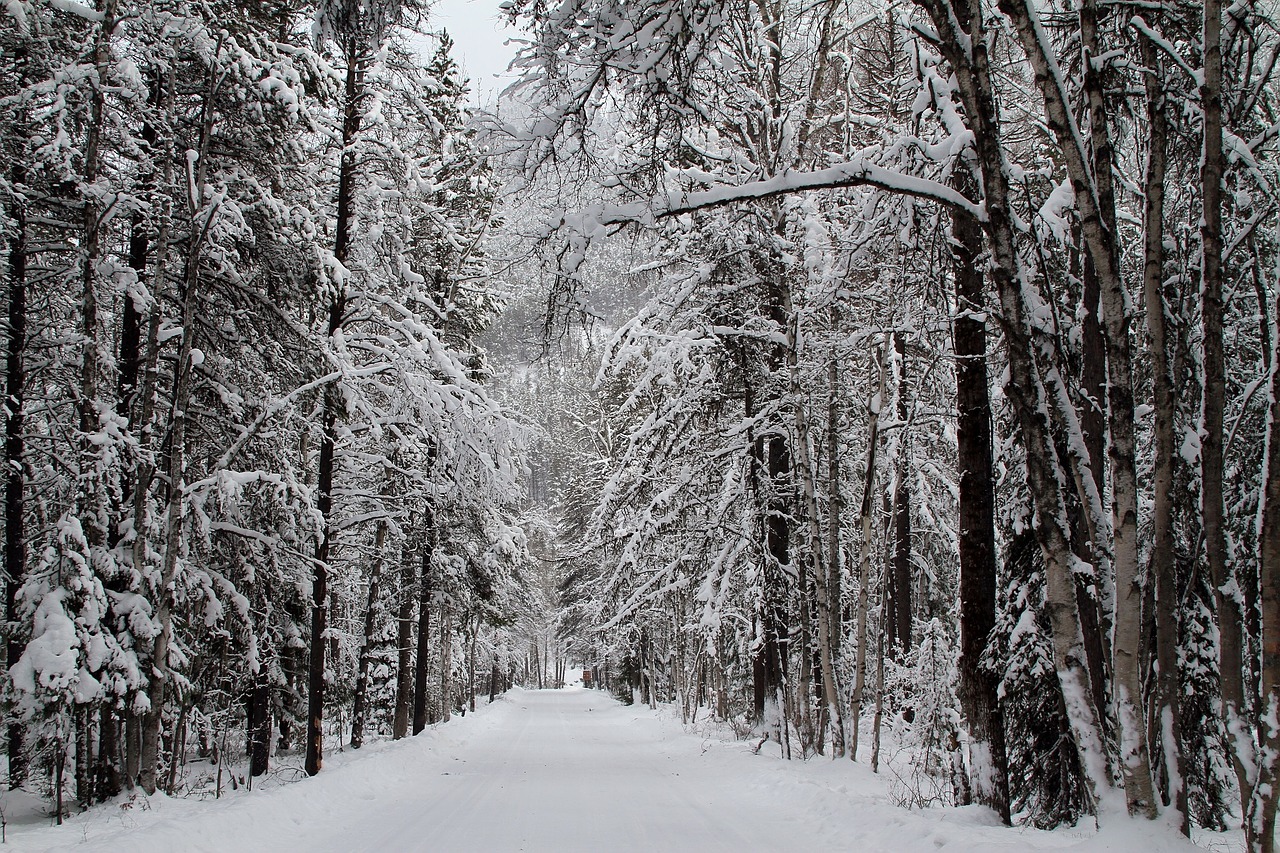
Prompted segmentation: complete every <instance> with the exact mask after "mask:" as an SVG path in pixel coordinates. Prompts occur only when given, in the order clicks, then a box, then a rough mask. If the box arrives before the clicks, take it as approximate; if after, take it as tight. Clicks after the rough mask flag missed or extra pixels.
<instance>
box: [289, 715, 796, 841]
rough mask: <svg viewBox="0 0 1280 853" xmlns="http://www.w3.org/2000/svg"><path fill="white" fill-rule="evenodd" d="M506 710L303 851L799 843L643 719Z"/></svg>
mask: <svg viewBox="0 0 1280 853" xmlns="http://www.w3.org/2000/svg"><path fill="white" fill-rule="evenodd" d="M512 710H513V711H514V712H515V713H511V714H509V715H507V717H508V718H507V721H506V725H504V726H502V727H501V728H492V729H490V730H488V731H487V732H484V733H483V734H480V735H477V736H476V737H475V738H474V739H473V740H472V741H471V742H470V743H469V744H468V745H467V746H466V748H465V750H460V751H459V752H458V753H457V754H455V755H453V756H451V759H452V760H450V761H448V762H446V763H445V765H444V766H443V767H441V768H431V769H428V768H424V772H423V774H422V777H421V778H420V779H419V780H417V781H416V782H415V783H413V784H412V785H410V786H407V787H406V788H405V789H404V790H402V791H398V792H396V793H395V794H394V796H390V797H387V798H385V799H383V800H381V801H379V802H377V803H374V804H372V805H371V806H370V807H369V808H368V809H365V810H362V813H361V814H360V815H359V816H358V817H356V818H355V819H353V820H352V822H351V825H350V826H349V827H347V828H346V829H345V830H344V831H343V832H342V833H340V834H338V835H337V836H335V837H333V838H331V839H328V840H326V841H325V842H324V843H320V844H317V845H315V846H314V847H313V848H312V849H322V850H333V851H356V850H363V851H384V850H432V851H441V852H442V853H443V851H471V850H513V851H514V850H526V851H533V850H647V851H654V850H677V849H680V850H700V851H742V850H753V849H759V850H763V849H771V850H784V849H789V848H790V847H791V846H792V845H793V844H794V843H795V842H796V840H797V837H796V835H795V831H796V829H797V827H795V826H792V825H791V824H792V823H794V821H789V820H786V819H785V818H784V817H783V816H781V815H779V814H777V811H776V807H775V805H776V804H774V803H771V802H770V799H769V797H768V796H767V792H766V791H763V790H758V791H754V792H753V791H745V792H744V791H740V790H735V789H734V787H733V786H731V785H727V784H725V782H726V780H725V779H724V778H723V776H722V775H721V773H720V772H719V768H717V767H715V766H714V765H712V764H709V763H705V762H698V761H683V760H680V759H681V758H683V757H685V756H682V755H680V754H679V753H680V752H682V750H678V749H677V750H672V749H670V748H669V747H670V746H671V742H670V741H666V742H664V741H661V740H658V739H657V738H656V737H655V735H656V734H657V733H656V732H655V730H654V726H652V725H646V723H647V722H649V721H648V720H646V719H645V718H644V715H643V714H639V713H632V712H629V711H628V709H626V708H623V707H621V706H619V705H617V703H615V702H614V701H613V700H611V699H609V698H608V697H607V696H605V695H603V694H601V693H598V692H595V691H589V690H575V691H569V690H555V691H551V690H547V691H529V692H525V693H521V694H519V696H518V697H517V698H516V702H515V706H514V707H513V708H512ZM664 743H665V745H666V746H667V747H668V748H667V749H662V748H661V746H663V745H664ZM655 747H659V748H655Z"/></svg>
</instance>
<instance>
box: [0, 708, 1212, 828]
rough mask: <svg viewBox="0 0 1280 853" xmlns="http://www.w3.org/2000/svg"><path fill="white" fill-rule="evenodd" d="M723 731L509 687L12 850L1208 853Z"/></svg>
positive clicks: (121, 808)
mask: <svg viewBox="0 0 1280 853" xmlns="http://www.w3.org/2000/svg"><path fill="white" fill-rule="evenodd" d="M750 747H751V745H750V744H748V743H744V742H741V741H734V740H731V739H725V734H724V732H723V730H717V731H712V730H708V731H707V732H706V733H704V734H697V733H693V732H690V731H688V730H686V729H685V728H684V727H682V726H681V725H680V722H679V721H678V720H674V719H672V718H671V716H670V714H669V713H663V712H659V713H654V712H653V711H650V710H649V709H648V708H645V707H640V706H635V707H627V706H623V705H620V704H618V703H617V702H616V701H614V700H613V699H612V698H610V697H609V696H608V695H606V694H604V693H599V692H595V691H591V690H583V689H582V688H580V687H579V688H570V689H567V690H547V691H525V690H519V689H516V690H512V691H511V692H509V693H508V694H507V695H505V696H503V697H501V698H500V699H499V701H497V702H495V703H493V704H492V705H487V706H483V707H481V709H480V711H479V713H476V714H470V715H468V716H467V717H465V718H463V719H454V720H453V721H451V722H449V723H447V724H444V725H439V726H435V727H432V728H430V729H428V730H427V731H424V732H423V733H422V734H421V735H419V736H417V737H414V738H409V739H407V740H404V741H400V742H398V743H389V742H385V741H383V742H378V743H373V744H370V745H368V746H366V747H365V748H364V749H361V750H359V751H358V752H352V751H350V750H346V751H336V752H334V753H333V754H331V755H330V756H329V758H328V759H327V761H326V764H325V768H324V771H323V772H322V773H321V774H320V775H319V776H317V777H315V778H313V779H304V780H299V781H296V782H292V781H291V780H292V779H294V778H296V777H297V775H299V774H300V771H296V770H294V769H292V768H291V767H290V766H289V764H288V763H287V762H277V763H276V767H277V769H276V770H275V771H274V772H275V774H276V775H275V778H274V779H269V780H267V781H266V782H265V783H260V784H259V788H258V790H255V791H246V790H244V789H243V788H242V789H240V790H238V791H235V792H230V793H229V794H228V795H227V796H224V797H223V798H222V799H220V800H216V801H213V800H199V799H195V798H172V799H170V798H166V797H163V796H158V797H156V798H153V799H151V800H147V799H146V798H143V797H136V798H133V799H126V798H122V799H121V800H120V801H119V802H117V803H116V804H114V805H113V804H108V805H104V806H100V807H97V808H95V809H93V810H91V811H90V812H88V813H86V814H83V815H79V816H76V817H75V818H73V819H72V820H71V821H70V822H69V823H68V824H67V825H65V826H63V827H58V828H54V827H48V826H47V825H40V824H39V823H37V824H28V825H26V826H17V827H15V826H14V825H13V824H12V823H11V824H10V827H9V829H10V832H9V844H8V845H7V846H6V847H5V848H3V849H4V850H6V851H23V853H30V851H47V850H72V849H74V850H91V851H129V853H172V852H173V851H228V853H249V851H271V853H284V851H305V853H329V851H332V853H349V851H378V853H382V851H389V853H401V852H402V851H403V852H404V853H407V852H408V851H429V853H449V851H481V853H490V851H495V852H496V851H558V852H559V851H563V852H564V853H571V851H643V853H659V851H697V853H704V851H730V850H731V851H736V852H737V853H741V851H793V850H795V851H799V850H805V851H843V850H852V851H858V853H934V851H951V852H952V853H954V851H965V853H968V851H975V850H982V851H1023V850H1051V849H1059V850H1061V849H1070V850H1075V851H1091V853H1093V852H1095V851H1104V850H1115V851H1142V850H1197V849H1199V848H1192V847H1189V846H1187V845H1186V844H1185V842H1183V841H1181V840H1180V839H1178V838H1176V836H1175V835H1174V833H1173V832H1172V831H1171V830H1169V829H1168V828H1167V827H1163V826H1160V825H1153V824H1150V823H1146V822H1138V821H1130V820H1127V819H1125V818H1119V819H1117V820H1115V821H1114V822H1113V823H1112V825H1110V826H1109V827H1108V828H1107V831H1105V832H1103V833H1100V834H1099V833H1096V832H1095V831H1094V830H1093V829H1092V827H1085V828H1082V829H1077V830H1071V829H1066V830H1059V831H1057V832H1052V833H1048V832H1038V831H1035V830H1030V829H1009V828H1006V827H1001V826H999V825H998V824H997V822H996V821H995V817H994V815H993V814H992V813H991V812H989V811H987V810H985V809H980V808H964V809H955V808H936V809H925V810H915V811H909V810H906V809H903V808H900V807H899V806H896V805H894V803H893V802H892V797H891V795H890V793H889V780H890V779H892V777H893V773H894V772H895V771H894V769H893V768H892V767H886V768H885V772H883V773H881V774H880V775H873V774H872V773H871V772H870V770H869V769H868V768H867V767H866V765H865V764H853V763H852V762H849V761H830V760H824V759H821V758H818V759H816V760H813V761H781V760H779V759H778V758H777V757H776V754H775V755H773V756H770V755H753V754H752V752H751V748H750Z"/></svg>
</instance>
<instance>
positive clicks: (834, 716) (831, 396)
mask: <svg viewBox="0 0 1280 853" xmlns="http://www.w3.org/2000/svg"><path fill="white" fill-rule="evenodd" d="M839 319H840V315H839V309H838V308H836V307H835V306H832V309H831V331H832V333H833V334H834V333H835V332H836V331H837V330H838V329H839V326H840V323H839ZM839 398H840V368H839V366H838V364H837V363H836V352H835V345H834V344H832V350H831V355H830V357H829V358H828V360H827V566H826V568H827V573H826V577H825V578H820V579H819V586H818V596H819V597H818V612H819V613H820V614H821V618H822V620H823V623H824V624H823V626H822V630H823V631H824V632H825V634H826V645H827V651H826V654H827V658H828V666H829V667H830V669H831V673H830V677H828V674H827V672H826V669H824V670H823V676H822V680H823V691H824V694H825V698H826V702H827V706H828V709H827V713H828V714H829V715H830V717H831V753H832V755H833V756H835V757H836V758H842V757H844V751H845V737H844V709H843V706H842V705H843V703H841V701H840V684H839V682H838V681H837V679H836V668H835V662H836V661H837V660H839V659H840V635H841V633H842V632H843V629H844V625H843V622H842V620H841V618H840V617H841V600H840V599H841V593H842V590H841V583H840V580H841V568H842V566H841V562H842V561H841V551H840V528H841V523H842V518H843V515H844V513H843V512H842V510H843V506H844V502H843V499H842V497H841V494H840V405H839Z"/></svg>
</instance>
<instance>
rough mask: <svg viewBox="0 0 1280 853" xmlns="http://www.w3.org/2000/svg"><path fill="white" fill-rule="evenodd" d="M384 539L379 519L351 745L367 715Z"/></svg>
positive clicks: (357, 742) (359, 739)
mask: <svg viewBox="0 0 1280 853" xmlns="http://www.w3.org/2000/svg"><path fill="white" fill-rule="evenodd" d="M386 540H387V522H386V521H379V522H378V530H377V532H376V533H375V534H374V537H373V551H374V557H373V566H372V567H371V568H370V569H369V601H368V604H367V605H366V607H365V611H364V642H363V643H361V645H360V659H359V662H358V663H357V665H356V691H355V696H354V698H353V699H352V703H351V748H352V749H359V748H360V747H361V746H363V745H364V726H365V717H367V716H368V693H369V663H370V660H371V658H372V651H373V633H374V630H375V629H376V628H377V617H378V593H379V589H380V587H381V583H380V582H381V580H382V549H383V547H384V546H385V544H386Z"/></svg>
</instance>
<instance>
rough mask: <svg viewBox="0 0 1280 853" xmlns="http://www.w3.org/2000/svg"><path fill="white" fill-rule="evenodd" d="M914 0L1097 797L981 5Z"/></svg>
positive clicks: (1087, 694)
mask: <svg viewBox="0 0 1280 853" xmlns="http://www.w3.org/2000/svg"><path fill="white" fill-rule="evenodd" d="M916 2H917V4H918V5H920V6H921V7H922V8H923V9H924V10H925V11H926V12H928V13H929V16H930V18H931V19H932V21H933V24H934V27H935V28H936V29H937V31H938V34H939V37H940V41H939V48H940V50H941V51H942V52H943V54H944V56H945V58H946V59H947V61H948V62H949V63H950V64H951V66H952V68H953V70H954V71H955V74H956V80H957V84H958V86H957V91H958V94H959V95H960V98H961V101H962V105H963V106H964V108H965V114H966V118H967V121H968V122H969V125H970V127H971V129H972V130H973V134H974V145H975V148H976V151H977V154H978V163H979V166H980V169H981V175H982V186H983V190H984V202H985V207H986V211H987V218H986V220H985V222H984V223H983V224H984V228H985V231H986V233H987V238H988V241H989V246H990V250H991V264H990V269H991V276H992V279H993V281H994V283H995V286H996V291H997V293H998V294H999V297H1000V306H1001V309H1002V311H1001V314H1000V315H999V319H1000V322H1001V324H1002V327H1003V330H1004V338H1005V346H1006V350H1007V352H1008V358H1009V379H1010V381H1009V383H1008V385H1007V386H1006V394H1007V396H1008V399H1009V402H1010V404H1011V406H1012V407H1013V411H1014V413H1015V415H1016V417H1017V422H1018V427H1019V431H1020V433H1021V435H1022V439H1023V444H1024V450H1025V453H1026V465H1027V472H1026V473H1027V485H1028V490H1029V492H1030V494H1031V498H1032V502H1033V504H1034V508H1035V533H1036V540H1037V542H1038V544H1039V545H1040V550H1041V553H1042V554H1043V556H1044V560H1045V578H1046V584H1045V599H1046V610H1047V611H1048V615H1049V621H1050V626H1051V634H1052V638H1053V647H1054V665H1055V669H1056V671H1057V676H1058V680H1059V682H1060V684H1061V687H1062V692H1063V696H1064V698H1065V700H1066V711H1067V718H1068V720H1069V722H1070V724H1071V732H1072V736H1073V738H1074V740H1075V744H1076V748H1077V749H1078V750H1079V753H1080V758H1081V763H1082V766H1083V767H1084V770H1085V777H1086V780H1087V783H1088V786H1089V796H1090V798H1091V799H1092V800H1094V801H1095V802H1096V798H1097V796H1098V794H1099V793H1100V791H1099V786H1104V787H1105V786H1107V785H1108V779H1109V775H1108V766H1107V756H1106V751H1105V745H1104V744H1105V742H1104V738H1103V732H1102V725H1101V718H1100V714H1099V709H1098V708H1097V707H1096V705H1095V703H1094V701H1093V699H1092V694H1091V690H1090V683H1091V681H1090V674H1089V671H1088V667H1087V665H1086V663H1085V659H1086V656H1085V649H1084V638H1083V633H1082V631H1081V627H1080V613H1079V609H1078V605H1077V602H1076V589H1075V584H1076V581H1075V564H1076V557H1075V556H1074V555H1073V553H1072V550H1071V543H1070V538H1069V536H1068V531H1067V530H1066V529H1065V528H1064V526H1063V524H1064V519H1065V517H1066V512H1065V501H1064V488H1065V480H1064V477H1063V472H1062V470H1061V468H1060V467H1059V465H1058V463H1057V459H1056V456H1055V455H1054V452H1053V442H1052V440H1051V435H1050V428H1049V420H1048V415H1047V412H1048V401H1047V400H1046V395H1045V389H1044V385H1043V383H1042V382H1041V379H1040V376H1039V372H1038V368H1037V365H1036V361H1035V348H1034V343H1033V340H1032V325H1031V312H1030V308H1029V306H1028V305H1027V304H1026V295H1025V294H1024V292H1023V289H1022V288H1023V282H1024V277H1023V275H1022V270H1021V262H1020V259H1019V254H1018V250H1017V246H1016V238H1015V226H1014V220H1013V212H1012V209H1011V206H1010V198H1009V197H1010V187H1009V179H1008V164H1007V162H1006V159H1005V151H1004V148H1003V144H1002V141H1001V134H1000V125H999V112H998V109H997V107H996V102H995V91H996V90H995V86H994V82H993V78H992V71H991V66H990V57H989V55H988V53H987V50H988V46H987V45H988V42H987V38H988V36H987V33H986V29H985V25H984V18H983V9H982V7H981V4H980V3H979V2H978V0H965V2H960V3H956V4H954V5H953V4H952V3H950V2H944V0H916Z"/></svg>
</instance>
